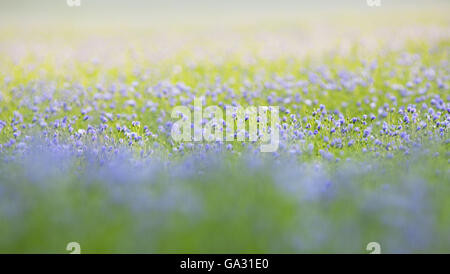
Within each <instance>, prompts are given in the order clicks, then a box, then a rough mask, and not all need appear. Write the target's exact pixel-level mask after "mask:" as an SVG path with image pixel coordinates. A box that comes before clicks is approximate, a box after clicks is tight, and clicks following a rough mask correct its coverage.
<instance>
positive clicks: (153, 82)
mask: <svg viewBox="0 0 450 274" xmlns="http://www.w3.org/2000/svg"><path fill="white" fill-rule="evenodd" d="M82 3H83V2H82ZM383 3H384V2H383ZM81 8H83V6H82V7H81ZM381 8H383V6H382V7H380V9H381ZM448 14H450V9H449V6H448V5H447V6H444V8H441V9H436V10H422V12H421V13H419V12H418V10H414V9H411V10H406V11H405V12H400V11H390V12H384V13H383V12H380V11H379V12H375V13H369V14H366V15H361V14H354V13H350V12H349V13H348V14H338V15H336V14H335V15H334V16H324V17H321V16H316V17H312V16H311V17H305V18H298V17H295V16H294V17H289V18H280V19H274V18H272V17H271V18H262V19H261V18H259V19H258V21H254V22H253V21H251V20H250V21H249V20H247V21H246V20H242V21H239V20H231V22H227V23H223V22H222V23H221V24H211V25H208V24H205V23H202V24H200V23H199V24H197V23H195V22H191V23H192V24H180V23H173V24H164V25H158V26H155V25H151V24H149V25H142V24H141V25H134V24H131V23H130V24H128V25H117V26H105V25H101V24H96V25H92V26H89V24H87V23H84V24H81V23H80V25H77V26H75V25H71V24H60V25H57V24H56V25H55V24H46V23H41V24H29V25H26V24H25V23H23V22H21V23H17V22H15V21H11V22H13V23H7V22H6V21H5V22H4V23H3V24H2V25H0V252H1V253H5V252H7V253H10V252H13V253H24V252H26V253H30V252H31V253H42V252H45V253H67V251H66V245H67V243H69V242H78V243H79V244H80V246H81V251H82V253H97V252H102V253H103V252H105V253H129V252H130V253H136V252H145V253H182V252H188V253H190V252H192V253H209V252H214V253H267V252H270V253H304V252H308V253H311V252H312V253H342V252H343V253H348V252H351V253H368V251H366V245H367V244H368V243H369V242H378V243H379V244H380V246H381V251H382V252H383V253H396V252H407V253H410V252H411V253H423V252H432V253H434V252H449V251H450V199H449V198H450V168H449V167H450V166H449V165H450V151H449V146H450V135H449V125H450V92H449V90H450V64H449V62H450V18H449V16H448ZM196 100H199V102H200V105H201V107H202V108H203V111H204V110H205V109H206V108H207V107H208V106H217V107H218V108H219V109H221V110H222V111H223V114H224V117H218V116H215V115H212V114H211V113H209V114H207V113H203V116H202V119H201V120H200V124H199V125H194V124H195V121H194V119H193V117H194V114H193V113H194V111H198V109H197V108H195V107H194V102H195V101H196ZM180 106H186V107H187V109H188V110H189V111H192V119H191V120H192V121H191V120H189V119H187V118H190V117H186V115H180V113H178V112H176V111H174V109H175V108H176V107H180ZM252 106H254V107H256V108H257V107H260V106H270V107H271V108H272V107H273V108H277V109H278V110H279V117H278V119H277V120H272V122H271V123H269V124H268V125H267V128H263V127H262V122H261V120H260V118H261V116H260V115H261V113H250V112H251V111H250V112H243V113H233V116H232V119H231V122H235V123H236V129H237V127H238V125H241V126H243V128H241V130H240V131H239V130H236V131H237V132H236V134H235V136H233V137H235V138H234V140H233V141H230V140H228V139H226V138H225V135H226V134H227V126H229V124H230V120H227V119H226V118H225V113H226V111H227V109H232V107H243V108H248V107H252ZM239 114H242V115H239ZM253 114H254V115H256V116H255V117H256V119H257V124H258V131H257V136H256V140H249V138H250V137H251V136H250V135H251V132H250V131H251V129H250V124H251V117H253V116H252V115H253ZM188 116H189V115H188ZM250 116H251V117H250ZM272 116H273V114H272ZM183 117H184V118H183ZM249 117H250V118H249ZM183 119H184V120H183ZM181 121H187V124H186V125H187V128H185V129H187V130H189V136H192V138H191V137H189V138H190V140H179V139H176V138H174V136H173V132H174V130H175V131H176V130H177V128H175V129H174V125H177V123H180V122H181ZM199 126H200V128H199ZM208 127H209V129H210V131H211V132H214V138H213V139H211V140H205V138H207V137H210V136H209V135H208V134H209V133H208V134H207V133H206V132H207V131H208ZM231 127H232V129H235V127H234V126H231ZM191 129H192V131H191ZM273 132H276V133H277V137H278V143H277V146H276V148H275V150H274V151H270V152H264V151H261V145H262V144H264V141H263V138H264V137H267V136H269V135H270V134H272V133H273ZM195 134H200V136H203V139H202V140H194V135H195ZM211 134H212V133H211ZM238 136H241V137H245V140H244V141H241V140H238V138H237V137H238ZM218 137H221V138H218ZM222 137H223V138H222Z"/></svg>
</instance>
